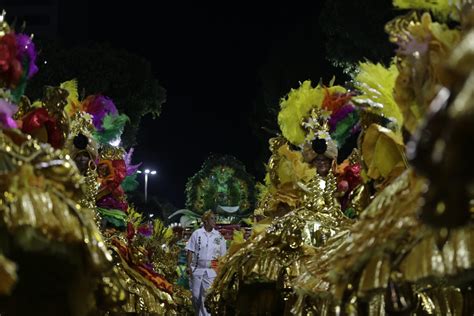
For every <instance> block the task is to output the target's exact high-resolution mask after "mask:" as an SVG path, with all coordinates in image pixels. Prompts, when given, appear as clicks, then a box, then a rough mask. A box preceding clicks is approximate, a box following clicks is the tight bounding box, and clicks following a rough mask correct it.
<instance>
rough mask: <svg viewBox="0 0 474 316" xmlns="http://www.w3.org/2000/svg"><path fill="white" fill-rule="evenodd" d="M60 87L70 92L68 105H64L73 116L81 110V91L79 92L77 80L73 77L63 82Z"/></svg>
mask: <svg viewBox="0 0 474 316" xmlns="http://www.w3.org/2000/svg"><path fill="white" fill-rule="evenodd" d="M59 87H60V88H61V89H64V90H66V91H67V92H68V93H69V95H68V97H67V105H66V106H65V107H64V110H65V111H66V113H67V114H68V115H69V116H71V115H72V114H74V113H75V112H77V111H79V110H80V102H79V93H78V92H77V80H76V79H72V80H69V81H65V82H63V83H61V84H60V85H59Z"/></svg>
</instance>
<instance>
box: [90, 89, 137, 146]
mask: <svg viewBox="0 0 474 316" xmlns="http://www.w3.org/2000/svg"><path fill="white" fill-rule="evenodd" d="M82 108H83V110H84V111H86V112H87V113H89V114H91V115H92V117H93V123H94V126H95V128H96V133H95V138H96V139H97V141H98V142H99V143H101V144H106V143H109V142H111V141H113V140H115V139H117V138H119V137H120V135H121V134H122V132H123V129H124V127H125V124H126V123H127V122H128V121H129V118H128V116H126V115H125V114H119V113H118V110H117V107H116V106H115V104H114V102H113V101H112V100H111V99H110V98H108V97H106V96H103V95H100V94H98V95H90V96H88V97H87V98H86V99H85V100H84V101H83V102H82Z"/></svg>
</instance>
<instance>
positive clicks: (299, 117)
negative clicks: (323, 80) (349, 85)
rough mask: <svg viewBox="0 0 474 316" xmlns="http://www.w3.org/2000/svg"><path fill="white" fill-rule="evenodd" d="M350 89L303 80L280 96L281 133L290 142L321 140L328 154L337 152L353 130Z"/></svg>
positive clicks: (279, 118) (355, 128)
mask: <svg viewBox="0 0 474 316" xmlns="http://www.w3.org/2000/svg"><path fill="white" fill-rule="evenodd" d="M352 96H353V95H352V93H350V92H348V91H347V90H346V89H345V88H344V87H342V86H337V85H332V82H331V83H330V86H329V87H325V86H322V85H320V84H318V85H317V86H316V87H315V88H313V87H312V86H311V81H309V80H307V81H305V82H303V83H302V84H301V85H300V87H299V88H298V89H292V90H291V91H290V93H289V94H288V95H287V96H286V97H285V98H283V99H282V101H281V103H280V105H281V111H280V113H279V114H278V123H279V125H280V129H281V131H282V134H283V136H284V137H285V138H286V139H288V141H290V142H291V143H292V144H294V145H297V146H303V144H304V143H309V142H313V141H314V140H316V139H320V140H324V142H325V144H322V143H323V141H321V145H325V146H322V147H324V149H325V151H326V153H327V154H330V156H331V158H335V156H336V155H337V148H341V147H342V146H343V145H344V144H345V141H346V140H347V139H348V137H350V136H351V135H352V134H353V133H355V132H356V131H357V127H356V125H357V121H358V114H357V112H356V111H355V107H354V105H353V104H352V103H351V98H352Z"/></svg>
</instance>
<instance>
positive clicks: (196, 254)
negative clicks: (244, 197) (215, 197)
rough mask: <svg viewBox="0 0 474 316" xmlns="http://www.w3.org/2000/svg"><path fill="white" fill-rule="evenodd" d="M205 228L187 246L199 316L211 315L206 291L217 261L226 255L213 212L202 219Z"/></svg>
mask: <svg viewBox="0 0 474 316" xmlns="http://www.w3.org/2000/svg"><path fill="white" fill-rule="evenodd" d="M201 219H202V223H203V227H201V228H199V229H197V230H195V231H194V232H193V234H192V235H191V237H190V238H189V240H188V243H187V244H186V250H187V259H188V268H187V270H188V274H189V279H190V287H191V291H192V293H193V304H194V308H195V310H196V314H197V315H199V316H205V315H210V314H209V312H208V311H207V310H206V307H205V306H204V301H205V298H206V290H207V289H208V288H209V287H210V286H211V284H212V282H213V281H214V279H215V277H216V275H217V273H216V270H217V259H218V258H219V257H221V256H223V255H225V253H226V250H227V248H226V242H225V239H224V237H222V235H221V234H220V233H219V232H218V231H217V230H215V229H214V227H215V225H216V217H215V215H214V213H212V211H207V212H205V213H204V214H203V215H202V217H201Z"/></svg>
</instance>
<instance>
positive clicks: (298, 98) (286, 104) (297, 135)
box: [278, 80, 346, 145]
mask: <svg viewBox="0 0 474 316" xmlns="http://www.w3.org/2000/svg"><path fill="white" fill-rule="evenodd" d="M332 83H333V80H332V81H331V84H332ZM328 90H329V93H345V92H346V89H344V88H343V87H341V86H331V87H329V88H328ZM324 96H325V92H324V88H323V87H322V86H321V85H319V84H318V85H317V86H316V87H315V88H313V87H312V86H311V81H310V80H306V81H304V82H303V83H302V84H301V85H300V87H299V88H298V89H291V91H290V93H288V95H287V96H286V97H285V98H283V99H282V100H281V101H280V106H281V110H280V113H278V124H279V125H280V129H281V132H282V134H283V136H284V137H285V138H286V139H287V140H288V141H289V142H291V143H292V144H293V145H301V144H303V142H304V140H305V136H306V133H305V131H304V129H303V128H302V126H301V123H302V122H303V120H304V119H305V118H306V117H307V116H308V115H309V114H310V112H311V110H312V109H313V108H320V107H321V104H322V103H323V100H324Z"/></svg>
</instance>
